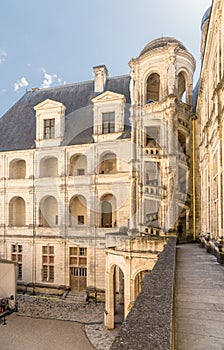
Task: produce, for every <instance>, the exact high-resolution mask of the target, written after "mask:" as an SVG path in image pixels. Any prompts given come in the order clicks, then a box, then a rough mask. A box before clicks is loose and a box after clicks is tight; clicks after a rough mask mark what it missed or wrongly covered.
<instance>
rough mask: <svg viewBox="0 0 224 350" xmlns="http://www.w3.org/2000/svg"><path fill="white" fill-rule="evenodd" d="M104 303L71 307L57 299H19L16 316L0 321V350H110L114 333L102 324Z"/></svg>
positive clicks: (69, 303)
mask: <svg viewBox="0 0 224 350" xmlns="http://www.w3.org/2000/svg"><path fill="white" fill-rule="evenodd" d="M104 308H105V305H104V303H95V302H90V303H71V302H66V301H62V300H60V299H58V298H45V297H38V296H36V297H35V296H19V297H18V313H14V314H12V315H10V316H8V317H7V325H6V326H4V325H2V323H3V322H1V320H0V350H20V349H21V350H27V349H30V350H45V349H46V350H51V349H52V350H57V349H60V350H70V349H71V350H93V349H96V350H109V348H110V346H111V344H112V342H113V340H114V338H115V336H116V334H117V332H118V329H119V325H120V323H121V320H122V308H118V314H117V315H116V318H115V321H116V322H117V324H116V327H115V329H114V330H111V331H109V330H107V329H105V327H104V324H103V321H104V319H103V315H104Z"/></svg>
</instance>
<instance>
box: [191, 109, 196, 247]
mask: <svg viewBox="0 0 224 350" xmlns="http://www.w3.org/2000/svg"><path fill="white" fill-rule="evenodd" d="M195 120H196V115H195V114H192V167H193V169H192V170H193V171H192V177H193V181H192V187H193V189H192V190H193V193H192V194H193V238H194V241H195V239H196V198H195V197H196V191H195V186H196V174H195Z"/></svg>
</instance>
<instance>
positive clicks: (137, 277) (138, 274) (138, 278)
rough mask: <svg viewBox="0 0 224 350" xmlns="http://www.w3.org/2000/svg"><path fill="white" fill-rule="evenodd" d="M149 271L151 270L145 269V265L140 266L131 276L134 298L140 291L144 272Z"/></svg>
mask: <svg viewBox="0 0 224 350" xmlns="http://www.w3.org/2000/svg"><path fill="white" fill-rule="evenodd" d="M150 271H151V270H149V269H147V268H146V267H143V268H140V269H138V270H137V271H135V274H134V276H133V281H134V300H135V299H136V298H137V296H138V294H139V293H140V292H141V289H142V279H143V277H144V276H145V274H146V273H149V272H150Z"/></svg>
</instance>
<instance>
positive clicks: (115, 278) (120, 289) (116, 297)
mask: <svg viewBox="0 0 224 350" xmlns="http://www.w3.org/2000/svg"><path fill="white" fill-rule="evenodd" d="M124 276H125V274H124V271H123V269H122V268H121V267H120V266H119V264H113V265H112V266H110V268H109V274H108V283H107V288H108V290H109V292H107V294H106V297H107V305H108V310H107V311H106V312H109V313H110V317H111V320H112V324H111V326H112V327H111V328H114V323H115V322H116V314H117V316H118V318H119V321H120V320H122V321H123V320H124V298H125V296H124V290H125V277H124Z"/></svg>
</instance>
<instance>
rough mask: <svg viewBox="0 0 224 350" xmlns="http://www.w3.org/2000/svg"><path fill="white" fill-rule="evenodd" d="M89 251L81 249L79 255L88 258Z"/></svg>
mask: <svg viewBox="0 0 224 350" xmlns="http://www.w3.org/2000/svg"><path fill="white" fill-rule="evenodd" d="M86 252H87V249H86V248H79V255H82V256H83V255H84V256H86Z"/></svg>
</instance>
